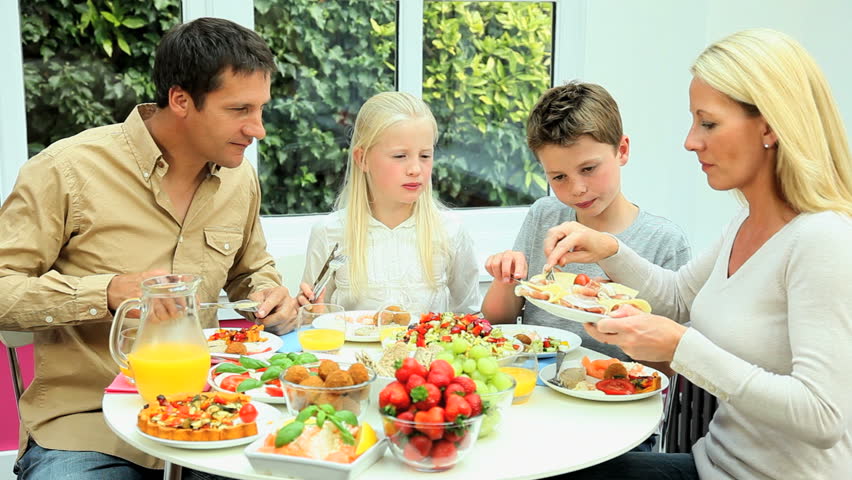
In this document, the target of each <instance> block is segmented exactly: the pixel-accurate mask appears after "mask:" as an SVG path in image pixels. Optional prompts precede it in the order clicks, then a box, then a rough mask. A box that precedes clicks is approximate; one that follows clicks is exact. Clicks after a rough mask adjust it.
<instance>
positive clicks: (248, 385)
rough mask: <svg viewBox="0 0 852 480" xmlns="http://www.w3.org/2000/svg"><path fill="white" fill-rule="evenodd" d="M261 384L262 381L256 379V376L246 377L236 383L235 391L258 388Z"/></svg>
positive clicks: (241, 391)
mask: <svg viewBox="0 0 852 480" xmlns="http://www.w3.org/2000/svg"><path fill="white" fill-rule="evenodd" d="M262 386H263V382H261V381H260V380H258V379H256V378H247V379H245V380H243V381H242V382H240V384H239V385H237V392H239V393H243V392H245V391H248V390H251V389H253V388H260V387H262Z"/></svg>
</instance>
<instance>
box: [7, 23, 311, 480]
mask: <svg viewBox="0 0 852 480" xmlns="http://www.w3.org/2000/svg"><path fill="white" fill-rule="evenodd" d="M275 71H276V67H275V63H274V59H273V56H272V52H271V51H270V50H269V48H268V47H267V46H266V44H265V43H264V42H263V41H262V40H261V38H260V37H259V36H258V35H257V34H256V33H254V32H252V31H251V30H248V29H245V28H243V27H240V26H239V25H236V24H234V23H232V22H229V21H226V20H220V19H211V18H204V19H198V20H195V21H193V22H190V23H187V24H184V25H180V26H177V27H175V28H174V29H172V30H171V31H169V32H168V33H167V34H166V35H164V36H163V39H162V41H161V43H160V45H159V47H158V49H157V53H156V57H155V62H154V83H155V85H156V89H157V92H156V97H157V98H156V100H157V103H156V105H153V104H145V105H139V106H137V107H136V108H135V109H134V110H133V112H132V113H131V114H130V115H129V116H128V118H127V120H125V121H124V123H122V124H117V125H110V126H105V127H99V128H93V129H90V130H87V131H84V132H82V133H80V134H78V135H75V136H73V137H70V138H67V139H63V140H60V141H58V142H56V143H54V144H53V145H51V146H49V147H48V148H46V149H45V150H44V151H43V152H41V153H40V154H38V155H36V156H35V157H33V158H32V159H30V160H29V161H28V162H27V163H26V164H25V165H24V166H23V167H22V169H21V172H20V175H19V177H18V182H17V184H16V186H15V188H14V190H13V191H12V193H11V194H10V195H9V198H8V199H7V201H6V202H5V204H4V205H3V207H2V209H0V288H2V292H3V295H2V296H0V329H4V330H30V331H34V332H35V359H36V361H35V364H36V373H35V379H34V381H33V383H32V385H30V387H29V388H28V389H27V391H26V392H25V393H24V395H23V397H22V398H21V401H20V405H19V406H20V413H21V417H22V428H21V448H20V452H19V453H20V454H21V455H22V457H21V459H20V461H19V463H18V465H17V468H16V470H18V469H19V470H20V474H21V476H22V478H57V476H58V475H59V474H60V473H61V474H62V475H65V476H68V478H75V479H78V478H144V477H145V476H150V475H152V474H153V475H156V474H157V471H156V470H149V469H151V468H158V467H159V468H162V465H161V463H160V462H159V461H158V460H157V459H155V458H152V457H149V456H147V455H145V454H143V453H142V452H140V451H138V450H136V449H134V448H132V447H130V446H129V445H127V444H126V443H124V442H123V441H121V440H120V439H119V438H118V437H116V436H115V435H114V434H113V433H112V432H111V431H110V430H109V428H108V427H107V426H106V424H105V423H104V419H103V415H102V413H101V407H100V405H101V399H102V396H103V390H104V388H105V387H106V386H107V385H109V384H110V382H111V381H112V380H113V378H114V377H115V375H116V373H117V371H118V370H117V366H116V365H115V364H114V362H113V361H112V360H111V358H110V355H109V347H108V341H107V337H108V333H109V329H110V321H111V320H112V312H114V311H115V309H116V308H117V307H118V306H119V305H120V304H121V302H122V301H124V300H126V299H128V298H132V297H138V296H139V295H140V293H141V292H140V281H141V280H142V279H144V278H147V277H151V276H155V275H159V274H165V273H169V272H173V273H192V274H197V275H200V276H202V277H203V282H202V283H201V285H200V286H199V289H198V295H199V297H200V299H201V300H202V301H215V300H216V299H217V297H218V295H219V292H220V290H221V289H222V288H223V287H224V289H225V290H226V291H227V293H228V296H229V297H230V298H232V299H241V298H250V299H253V300H258V301H261V305H260V307H259V308H258V312H257V314H256V316H257V321H259V322H262V323H263V324H264V325H265V326H266V328H267V330H269V331H273V332H275V333H284V332H286V331H288V330H291V329H292V328H293V326H294V325H293V324H294V321H295V315H296V302H295V300H294V299H293V298H291V297H290V296H289V293H288V291H287V289H286V288H285V287H283V286H281V279H280V277H279V275H278V273H277V272H276V270H275V266H274V262H273V260H272V258H271V256H270V255H269V254H268V253H267V251H266V242H265V240H264V237H263V232H262V230H261V225H260V219H259V216H258V215H259V211H260V207H259V205H260V187H259V184H258V181H257V176H256V174H255V172H254V170H253V169H252V167H251V165H250V164H249V163H248V162H245V161H244V160H245V159H244V157H243V153H244V151H245V149H246V147H248V145H249V144H250V143H251V142H252V141H253V140H254V139H262V138H263V137H264V136H265V131H264V129H263V124H262V120H261V114H262V110H263V105H264V104H265V103H266V102H268V101H269V97H270V93H269V90H270V81H271V78H270V77H271V75H272V74H273V72H275ZM202 322H203V323H204V325H205V326H208V327H210V326H215V325H216V314H215V311H213V310H210V311H203V313H202ZM143 467H145V468H143ZM159 473H160V474H161V472H159Z"/></svg>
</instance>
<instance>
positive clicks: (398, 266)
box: [298, 92, 480, 313]
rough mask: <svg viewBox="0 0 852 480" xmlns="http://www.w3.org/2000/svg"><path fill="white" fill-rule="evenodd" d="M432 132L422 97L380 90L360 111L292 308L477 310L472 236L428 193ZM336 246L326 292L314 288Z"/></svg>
mask: <svg viewBox="0 0 852 480" xmlns="http://www.w3.org/2000/svg"><path fill="white" fill-rule="evenodd" d="M437 135H438V127H437V124H436V122H435V118H434V117H433V116H432V112H431V111H430V110H429V107H428V106H427V105H426V104H425V103H423V101H422V100H420V99H418V98H416V97H414V96H412V95H409V94H407V93H403V92H385V93H380V94H378V95H375V96H374V97H372V98H370V99H369V100H367V102H366V103H364V105H363V106H362V107H361V110H360V111H359V112H358V117H357V118H356V120H355V130H354V132H353V134H352V145H351V147H350V155H349V163H348V165H347V168H346V180H345V182H344V185H343V190H342V192H341V194H340V196H339V197H338V198H337V202H336V205H335V211H334V212H332V213H331V214H330V215H328V216H327V217H326V218H325V219H323V220H322V221H320V222H318V223H317V224H315V225H314V227H313V229H312V230H311V237H310V241H309V242H308V252H307V259H306V266H305V273H304V275H303V276H302V282H303V283H302V285H301V293H300V295H299V297H298V300H299V303H300V304H301V305H304V304H306V303H308V302H309V299H313V298H314V295H315V294H316V296H317V300H316V301H320V299H325V300H327V301H330V302H331V303H336V304H339V305H342V306H343V307H344V308H345V309H346V310H375V309H377V308H379V307H380V306H382V305H385V304H389V303H401V304H403V305H404V306H405V307H407V308H408V309H409V310H411V311H415V312H424V311H438V312H440V311H453V312H457V313H465V312H472V311H475V310H478V309H479V303H480V297H479V288H478V270H477V267H476V262H475V258H474V255H473V249H472V243H471V239H470V237H469V236H468V234H467V232H466V231H465V230H464V228H462V226H461V225H460V224H459V223H458V221H457V220H455V219H454V218H453V217H452V216H451V215H450V212H449V211H447V210H446V209H445V208H444V207H443V206H442V205H441V204H440V203H439V202H438V201H437V200H436V199H435V198H433V196H432V182H431V179H432V161H433V153H434V147H435V142H436V140H437ZM335 244H339V245H340V249H339V250H338V252H342V253H344V254H345V255H347V256H348V257H349V260H348V261H347V262H346V264H345V265H344V266H343V267H341V268H340V269H339V270H337V271H336V272H334V273H333V277H332V278H331V279H330V281H329V283H328V285H327V287H326V288H325V289H324V292H314V291H313V290H312V288H313V285H312V284H311V283H309V282H314V281H315V280H316V277H317V275H318V274H319V272H320V270H321V269H322V266H323V264H324V262H325V260H326V259H327V258H328V255H329V253H330V252H331V250H332V248H334V245H335Z"/></svg>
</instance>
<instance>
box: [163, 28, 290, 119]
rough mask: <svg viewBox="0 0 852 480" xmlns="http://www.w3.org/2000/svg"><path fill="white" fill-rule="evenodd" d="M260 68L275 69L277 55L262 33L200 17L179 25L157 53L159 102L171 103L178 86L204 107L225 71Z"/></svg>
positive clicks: (241, 71) (240, 71)
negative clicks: (205, 101) (171, 91)
mask: <svg viewBox="0 0 852 480" xmlns="http://www.w3.org/2000/svg"><path fill="white" fill-rule="evenodd" d="M226 69H230V70H231V71H233V72H234V73H235V74H236V73H253V72H256V71H259V70H262V71H266V72H267V73H269V74H271V73H273V72H275V71H276V70H277V69H276V66H275V58H274V57H273V55H272V51H271V50H270V49H269V47H268V46H267V45H266V43H265V42H264V41H263V39H262V38H260V35H258V34H257V33H255V32H253V31H252V30H249V29H247V28H245V27H242V26H240V25H237V24H236V23H234V22H231V21H229V20H224V19H221V18H199V19H196V20H193V21H191V22H189V23H184V24H181V25H177V26H175V27H174V28H172V29H171V30H169V31H168V32H166V34H165V35H163V38H162V40H160V44H159V46H158V47H157V54H156V56H155V57H154V85H155V86H156V89H157V92H156V98H155V100H156V102H157V106H158V107H160V108H163V107H165V106H166V105H168V104H169V90H170V89H171V88H172V87H174V86H178V87H180V88H182V89H184V90H186V91H187V92H188V93H189V95H190V96H191V97H192V101H193V102H194V103H195V107H196V108H198V109H201V108H202V107H203V106H204V100H205V98H206V97H207V94H208V93H210V92H212V91H214V90H216V89H217V88H219V87H220V86H221V84H222V73H223V72H224V71H225V70H226Z"/></svg>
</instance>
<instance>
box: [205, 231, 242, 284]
mask: <svg viewBox="0 0 852 480" xmlns="http://www.w3.org/2000/svg"><path fill="white" fill-rule="evenodd" d="M204 244H205V252H204V275H205V276H206V277H207V278H209V279H210V280H212V284H213V285H216V286H217V288H221V287H222V286H223V285H224V284H225V280H227V278H228V271H230V270H231V267H232V266H233V265H234V259H235V258H236V253H237V250H239V249H240V247H241V246H242V245H243V232H242V231H240V230H236V229H229V228H223V227H209V228H205V229H204ZM217 293H218V291H217Z"/></svg>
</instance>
